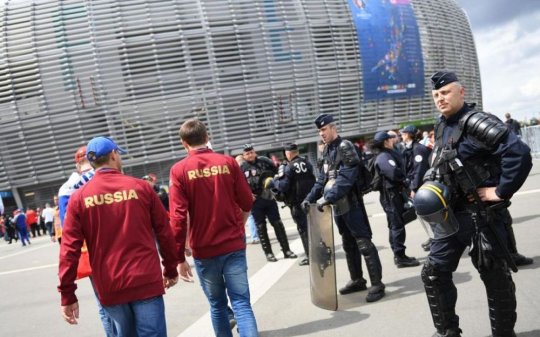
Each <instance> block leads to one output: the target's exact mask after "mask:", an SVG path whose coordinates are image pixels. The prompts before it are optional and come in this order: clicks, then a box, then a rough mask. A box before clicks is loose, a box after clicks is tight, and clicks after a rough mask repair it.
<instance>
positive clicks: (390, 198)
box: [379, 188, 406, 256]
mask: <svg viewBox="0 0 540 337" xmlns="http://www.w3.org/2000/svg"><path fill="white" fill-rule="evenodd" d="M379 200H380V202H381V205H382V208H383V209H384V212H385V213H386V220H387V221H388V230H389V235H388V241H389V242H390V247H391V248H392V251H393V252H394V255H395V256H398V255H403V254H405V248H406V247H405V238H406V233H405V222H404V221H403V210H404V208H403V197H402V195H401V192H400V191H398V190H397V189H394V188H390V189H387V190H384V191H381V194H380V197H379Z"/></svg>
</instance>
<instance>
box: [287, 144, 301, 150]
mask: <svg viewBox="0 0 540 337" xmlns="http://www.w3.org/2000/svg"><path fill="white" fill-rule="evenodd" d="M284 149H285V151H297V150H298V145H296V144H295V143H289V144H287V145H285V147H284Z"/></svg>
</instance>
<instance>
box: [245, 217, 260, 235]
mask: <svg viewBox="0 0 540 337" xmlns="http://www.w3.org/2000/svg"><path fill="white" fill-rule="evenodd" d="M247 225H248V228H249V233H250V234H251V241H253V240H259V234H258V233H257V226H255V219H253V215H251V214H250V215H249V217H248V219H247Z"/></svg>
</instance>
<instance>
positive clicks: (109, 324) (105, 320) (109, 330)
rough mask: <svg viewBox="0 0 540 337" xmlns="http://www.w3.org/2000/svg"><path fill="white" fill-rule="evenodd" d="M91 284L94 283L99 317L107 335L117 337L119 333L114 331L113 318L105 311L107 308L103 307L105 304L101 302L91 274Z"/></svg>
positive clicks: (107, 336)
mask: <svg viewBox="0 0 540 337" xmlns="http://www.w3.org/2000/svg"><path fill="white" fill-rule="evenodd" d="M89 279H90V284H91V285H92V289H94V294H95V295H96V302H97V305H98V314H99V319H101V323H102V324H103V329H104V330H105V336H106V337H116V336H117V334H116V333H115V332H114V323H113V320H112V319H111V318H110V317H109V316H108V315H107V313H106V312H105V309H103V306H102V305H101V303H100V302H99V298H98V296H97V293H96V288H95V287H94V280H92V276H91V275H90V277H89Z"/></svg>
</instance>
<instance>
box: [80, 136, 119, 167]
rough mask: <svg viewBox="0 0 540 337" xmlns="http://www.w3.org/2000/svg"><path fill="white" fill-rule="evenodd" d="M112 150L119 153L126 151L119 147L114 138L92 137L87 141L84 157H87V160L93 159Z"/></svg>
mask: <svg viewBox="0 0 540 337" xmlns="http://www.w3.org/2000/svg"><path fill="white" fill-rule="evenodd" d="M114 150H116V151H118V152H119V153H121V154H125V153H127V152H126V150H124V149H122V148H121V147H119V146H118V145H117V144H116V143H115V142H114V140H112V139H110V138H109V137H102V136H100V137H94V138H92V140H91V141H90V142H88V145H86V158H88V160H89V161H94V160H96V159H97V158H99V157H101V156H104V155H106V154H109V153H110V152H111V151H114Z"/></svg>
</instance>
